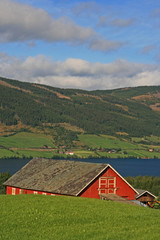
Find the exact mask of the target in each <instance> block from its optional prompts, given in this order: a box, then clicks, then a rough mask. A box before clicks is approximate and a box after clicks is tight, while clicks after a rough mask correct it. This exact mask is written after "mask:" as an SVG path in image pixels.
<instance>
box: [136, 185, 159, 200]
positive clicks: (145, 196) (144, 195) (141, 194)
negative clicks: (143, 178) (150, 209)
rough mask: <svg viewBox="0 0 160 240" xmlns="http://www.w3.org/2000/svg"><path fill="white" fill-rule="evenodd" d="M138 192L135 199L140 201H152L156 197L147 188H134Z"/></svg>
mask: <svg viewBox="0 0 160 240" xmlns="http://www.w3.org/2000/svg"><path fill="white" fill-rule="evenodd" d="M136 190H137V192H138V194H137V195H136V200H138V201H139V202H142V203H145V204H146V203H147V202H154V201H155V199H156V196H155V195H154V194H152V193H150V192H149V191H147V190H142V189H136Z"/></svg>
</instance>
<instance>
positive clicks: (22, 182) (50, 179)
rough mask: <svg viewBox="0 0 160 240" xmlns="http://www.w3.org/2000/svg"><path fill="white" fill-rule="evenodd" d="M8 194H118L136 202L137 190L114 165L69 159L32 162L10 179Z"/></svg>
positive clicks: (35, 160)
mask: <svg viewBox="0 0 160 240" xmlns="http://www.w3.org/2000/svg"><path fill="white" fill-rule="evenodd" d="M4 185H6V193H7V194H12V195H15V194H44V195H68V196H79V197H87V198H98V199H99V198H100V196H101V194H102V195H104V194H111V193H112V194H116V195H119V196H121V197H123V198H126V199H128V200H135V196H136V195H137V194H138V191H137V190H136V189H134V188H133V187H132V186H131V185H130V184H129V183H128V182H127V181H126V180H125V179H124V178H123V177H122V176H121V175H120V174H119V173H118V172H117V171H116V170H115V169H114V168H113V167H112V166H111V165H109V164H100V163H87V162H79V161H69V160H49V159H32V160H31V161H30V162H29V163H28V164H26V165H25V166H24V167H23V168H22V169H21V170H19V171H18V172H17V173H15V174H14V175H13V176H12V177H11V178H9V179H8V180H7V181H6V182H5V183H4Z"/></svg>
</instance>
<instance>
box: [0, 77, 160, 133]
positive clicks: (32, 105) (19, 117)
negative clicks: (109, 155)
mask: <svg viewBox="0 0 160 240" xmlns="http://www.w3.org/2000/svg"><path fill="white" fill-rule="evenodd" d="M0 122H1V124H2V125H7V126H11V125H18V124H20V123H21V124H24V125H25V126H28V125H29V126H32V127H36V126H39V127H41V128H43V129H44V128H46V129H50V131H54V130H55V129H56V128H59V127H61V128H64V129H66V126H68V129H69V130H72V132H73V134H74V132H75V133H76V132H82V133H88V134H105V135H124V136H137V137H142V136H150V135H155V136H160V86H148V87H147V86H145V87H135V88H122V89H115V90H97V91H84V90H78V89H60V88H53V87H50V86H44V85H39V84H33V83H25V82H20V81H16V80H10V79H5V78H0Z"/></svg>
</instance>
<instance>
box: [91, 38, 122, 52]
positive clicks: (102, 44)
mask: <svg viewBox="0 0 160 240" xmlns="http://www.w3.org/2000/svg"><path fill="white" fill-rule="evenodd" d="M123 45H124V44H123V43H122V42H119V41H116V42H114V41H109V40H107V39H102V38H98V37H95V38H93V39H92V40H91V41H90V43H89V48H90V49H91V50H97V51H102V52H108V51H112V50H116V49H118V48H120V47H122V46H123Z"/></svg>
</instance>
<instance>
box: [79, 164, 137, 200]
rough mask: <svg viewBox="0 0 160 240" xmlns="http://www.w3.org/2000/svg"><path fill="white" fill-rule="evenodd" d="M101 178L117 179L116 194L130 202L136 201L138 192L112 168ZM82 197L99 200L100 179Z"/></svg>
mask: <svg viewBox="0 0 160 240" xmlns="http://www.w3.org/2000/svg"><path fill="white" fill-rule="evenodd" d="M101 177H116V194H117V195H119V196H121V197H124V198H127V199H128V200H135V194H136V192H135V191H134V190H133V189H132V188H131V187H130V186H129V185H128V184H127V183H126V182H125V181H124V180H123V178H121V177H120V176H119V175H118V174H117V173H116V172H115V171H113V170H112V169H111V168H110V167H108V168H107V170H106V171H105V172H104V173H103V174H102V175H101ZM80 196H81V197H88V198H98V199H99V198H100V196H99V177H98V178H97V179H96V180H95V181H94V182H93V183H92V184H91V185H90V186H88V187H87V188H86V189H85V190H84V191H83V192H82V193H81V194H80Z"/></svg>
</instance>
